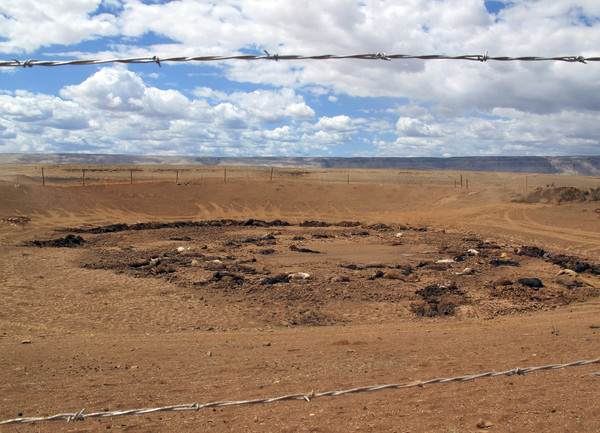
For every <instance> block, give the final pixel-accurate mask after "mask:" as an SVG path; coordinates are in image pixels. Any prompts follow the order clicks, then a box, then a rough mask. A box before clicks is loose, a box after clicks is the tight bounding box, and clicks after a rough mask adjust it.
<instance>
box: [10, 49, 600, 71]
mask: <svg viewBox="0 0 600 433" xmlns="http://www.w3.org/2000/svg"><path fill="white" fill-rule="evenodd" d="M342 59H359V60H386V61H391V60H469V61H474V62H487V61H488V60H489V61H498V62H513V61H517V62H543V61H555V62H568V63H587V62H599V61H600V57H583V56H558V57H540V56H525V57H507V56H489V55H488V53H487V52H486V53H485V54H467V55H460V56H448V55H443V54H426V55H411V54H386V53H383V52H379V53H375V54H350V55H336V54H321V55H313V56H303V55H296V54H269V52H268V51H265V55H250V54H241V55H233V56H194V57H186V56H178V57H160V58H159V57H158V56H152V57H132V58H124V59H104V60H98V59H97V60H85V59H79V60H36V59H28V60H17V59H12V60H3V61H0V67H19V66H21V67H24V68H25V67H33V66H67V65H69V66H84V65H104V64H108V63H156V64H157V65H158V66H161V64H162V63H166V62H179V63H181V62H223V61H229V60H275V61H279V60H342Z"/></svg>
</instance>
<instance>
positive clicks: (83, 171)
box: [81, 168, 85, 186]
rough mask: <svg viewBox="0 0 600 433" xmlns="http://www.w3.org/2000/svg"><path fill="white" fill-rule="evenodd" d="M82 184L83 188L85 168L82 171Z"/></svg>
mask: <svg viewBox="0 0 600 433" xmlns="http://www.w3.org/2000/svg"><path fill="white" fill-rule="evenodd" d="M81 183H82V186H85V168H82V169H81Z"/></svg>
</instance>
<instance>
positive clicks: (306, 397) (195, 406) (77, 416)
mask: <svg viewBox="0 0 600 433" xmlns="http://www.w3.org/2000/svg"><path fill="white" fill-rule="evenodd" d="M590 364H600V358H598V359H594V360H591V361H575V362H570V363H568V364H550V365H543V366H537V367H525V368H512V369H511V368H510V367H509V369H508V370H506V371H490V372H487V373H480V374H471V375H466V376H457V377H451V378H437V379H430V380H426V381H420V380H416V381H413V382H410V383H406V384H387V385H376V386H363V387H359V388H351V389H345V390H338V391H325V392H317V393H316V392H314V391H310V392H309V393H304V394H289V395H282V396H279V397H271V398H262V399H253V400H241V401H220V402H218V401H217V402H211V403H204V404H199V403H191V404H179V405H172V406H163V407H155V408H149V409H130V410H124V411H116V412H95V413H88V414H84V411H85V409H82V410H80V411H79V412H76V413H59V414H56V415H52V416H47V417H36V418H15V419H9V420H6V421H0V425H7V424H25V423H33V422H41V421H58V420H63V421H67V422H70V421H84V420H85V419H86V418H108V417H116V416H125V415H142V414H150V413H155V412H174V411H185V410H195V411H199V410H201V409H207V408H215V407H228V406H242V405H255V404H266V403H275V402H278V401H284V400H302V401H305V402H308V403H310V402H311V400H313V399H315V398H318V397H337V396H340V395H347V394H357V393H360V392H375V391H381V390H384V389H408V388H415V387H419V388H424V387H425V385H432V384H435V383H439V384H442V383H450V382H467V381H470V380H475V379H482V378H485V377H498V376H512V375H513V374H516V375H523V374H525V373H530V372H534V371H542V370H557V369H561V368H567V367H580V366H583V365H590Z"/></svg>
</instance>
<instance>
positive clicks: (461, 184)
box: [460, 174, 463, 188]
mask: <svg viewBox="0 0 600 433" xmlns="http://www.w3.org/2000/svg"><path fill="white" fill-rule="evenodd" d="M460 187H461V188H462V187H463V183H462V174H461V175H460Z"/></svg>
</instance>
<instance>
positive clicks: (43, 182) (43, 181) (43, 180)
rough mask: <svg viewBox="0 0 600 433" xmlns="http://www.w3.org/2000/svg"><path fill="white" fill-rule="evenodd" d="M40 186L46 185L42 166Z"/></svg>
mask: <svg viewBox="0 0 600 433" xmlns="http://www.w3.org/2000/svg"><path fill="white" fill-rule="evenodd" d="M42 186H46V178H45V177H44V167H42Z"/></svg>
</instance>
